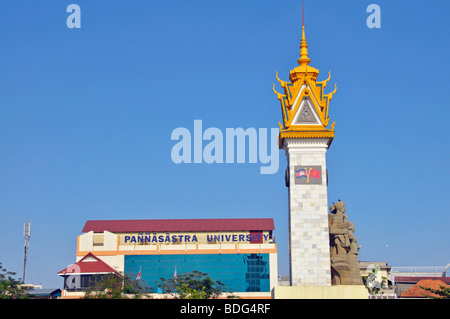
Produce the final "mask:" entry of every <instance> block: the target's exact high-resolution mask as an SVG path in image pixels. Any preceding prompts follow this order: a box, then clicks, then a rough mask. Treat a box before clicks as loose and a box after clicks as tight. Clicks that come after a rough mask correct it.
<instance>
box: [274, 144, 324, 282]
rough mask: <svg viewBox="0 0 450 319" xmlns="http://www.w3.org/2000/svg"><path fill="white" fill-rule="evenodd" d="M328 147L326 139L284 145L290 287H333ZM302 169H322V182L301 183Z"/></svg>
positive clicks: (320, 180)
mask: <svg viewBox="0 0 450 319" xmlns="http://www.w3.org/2000/svg"><path fill="white" fill-rule="evenodd" d="M328 147H329V140H328V139H327V138H318V139H284V142H283V149H284V150H285V151H286V157H287V160H288V168H289V186H288V187H289V259H290V267H289V272H290V284H291V286H331V269H330V244H329V230H328V195H327V169H326V151H327V149H328ZM300 166H316V167H320V168H321V176H320V177H321V179H319V180H317V179H315V180H314V183H306V182H303V184H299V181H298V179H297V181H296V176H295V169H296V168H297V169H298V168H299V167H300ZM305 180H306V178H303V181H305ZM311 180H312V179H311Z"/></svg>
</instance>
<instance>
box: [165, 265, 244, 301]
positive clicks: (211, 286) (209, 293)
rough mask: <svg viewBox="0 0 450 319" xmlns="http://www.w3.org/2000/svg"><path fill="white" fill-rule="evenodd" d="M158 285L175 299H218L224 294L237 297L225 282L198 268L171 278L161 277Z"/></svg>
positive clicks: (228, 296)
mask: <svg viewBox="0 0 450 319" xmlns="http://www.w3.org/2000/svg"><path fill="white" fill-rule="evenodd" d="M158 287H160V288H161V290H162V292H163V293H165V294H169V295H171V296H172V298H175V299H217V298H218V297H219V296H221V295H223V294H225V295H226V296H227V298H236V296H234V295H233V294H231V293H229V292H228V291H227V289H226V287H225V284H223V283H222V282H220V281H219V280H213V279H211V278H210V277H209V275H208V274H207V273H203V272H200V271H198V270H194V271H193V272H191V273H183V274H180V275H178V276H176V277H174V278H170V279H165V278H161V282H160V284H159V285H158Z"/></svg>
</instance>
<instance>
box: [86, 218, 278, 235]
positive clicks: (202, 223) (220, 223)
mask: <svg viewBox="0 0 450 319" xmlns="http://www.w3.org/2000/svg"><path fill="white" fill-rule="evenodd" d="M274 229H275V225H274V222H273V219H272V218H236V219H146V220H88V221H87V222H86V224H85V225H84V227H83V230H82V232H83V233H86V232H89V231H94V232H95V233H102V232H104V231H105V230H106V231H109V232H112V233H127V232H130V233H133V232H134V233H140V232H183V231H184V232H190V231H191V232H194V231H248V230H274Z"/></svg>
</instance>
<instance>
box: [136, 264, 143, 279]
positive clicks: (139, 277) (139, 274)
mask: <svg viewBox="0 0 450 319" xmlns="http://www.w3.org/2000/svg"><path fill="white" fill-rule="evenodd" d="M141 270H142V267H141V266H140V267H139V273H138V275H137V277H136V280H141Z"/></svg>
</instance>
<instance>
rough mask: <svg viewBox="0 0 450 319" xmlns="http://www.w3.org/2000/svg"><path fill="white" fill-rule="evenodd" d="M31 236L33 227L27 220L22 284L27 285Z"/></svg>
mask: <svg viewBox="0 0 450 319" xmlns="http://www.w3.org/2000/svg"><path fill="white" fill-rule="evenodd" d="M30 236H31V227H30V221H29V220H27V221H26V222H25V224H24V226H23V239H24V241H25V254H24V258H23V277H22V283H23V284H24V283H25V272H26V268H27V254H28V248H30Z"/></svg>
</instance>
